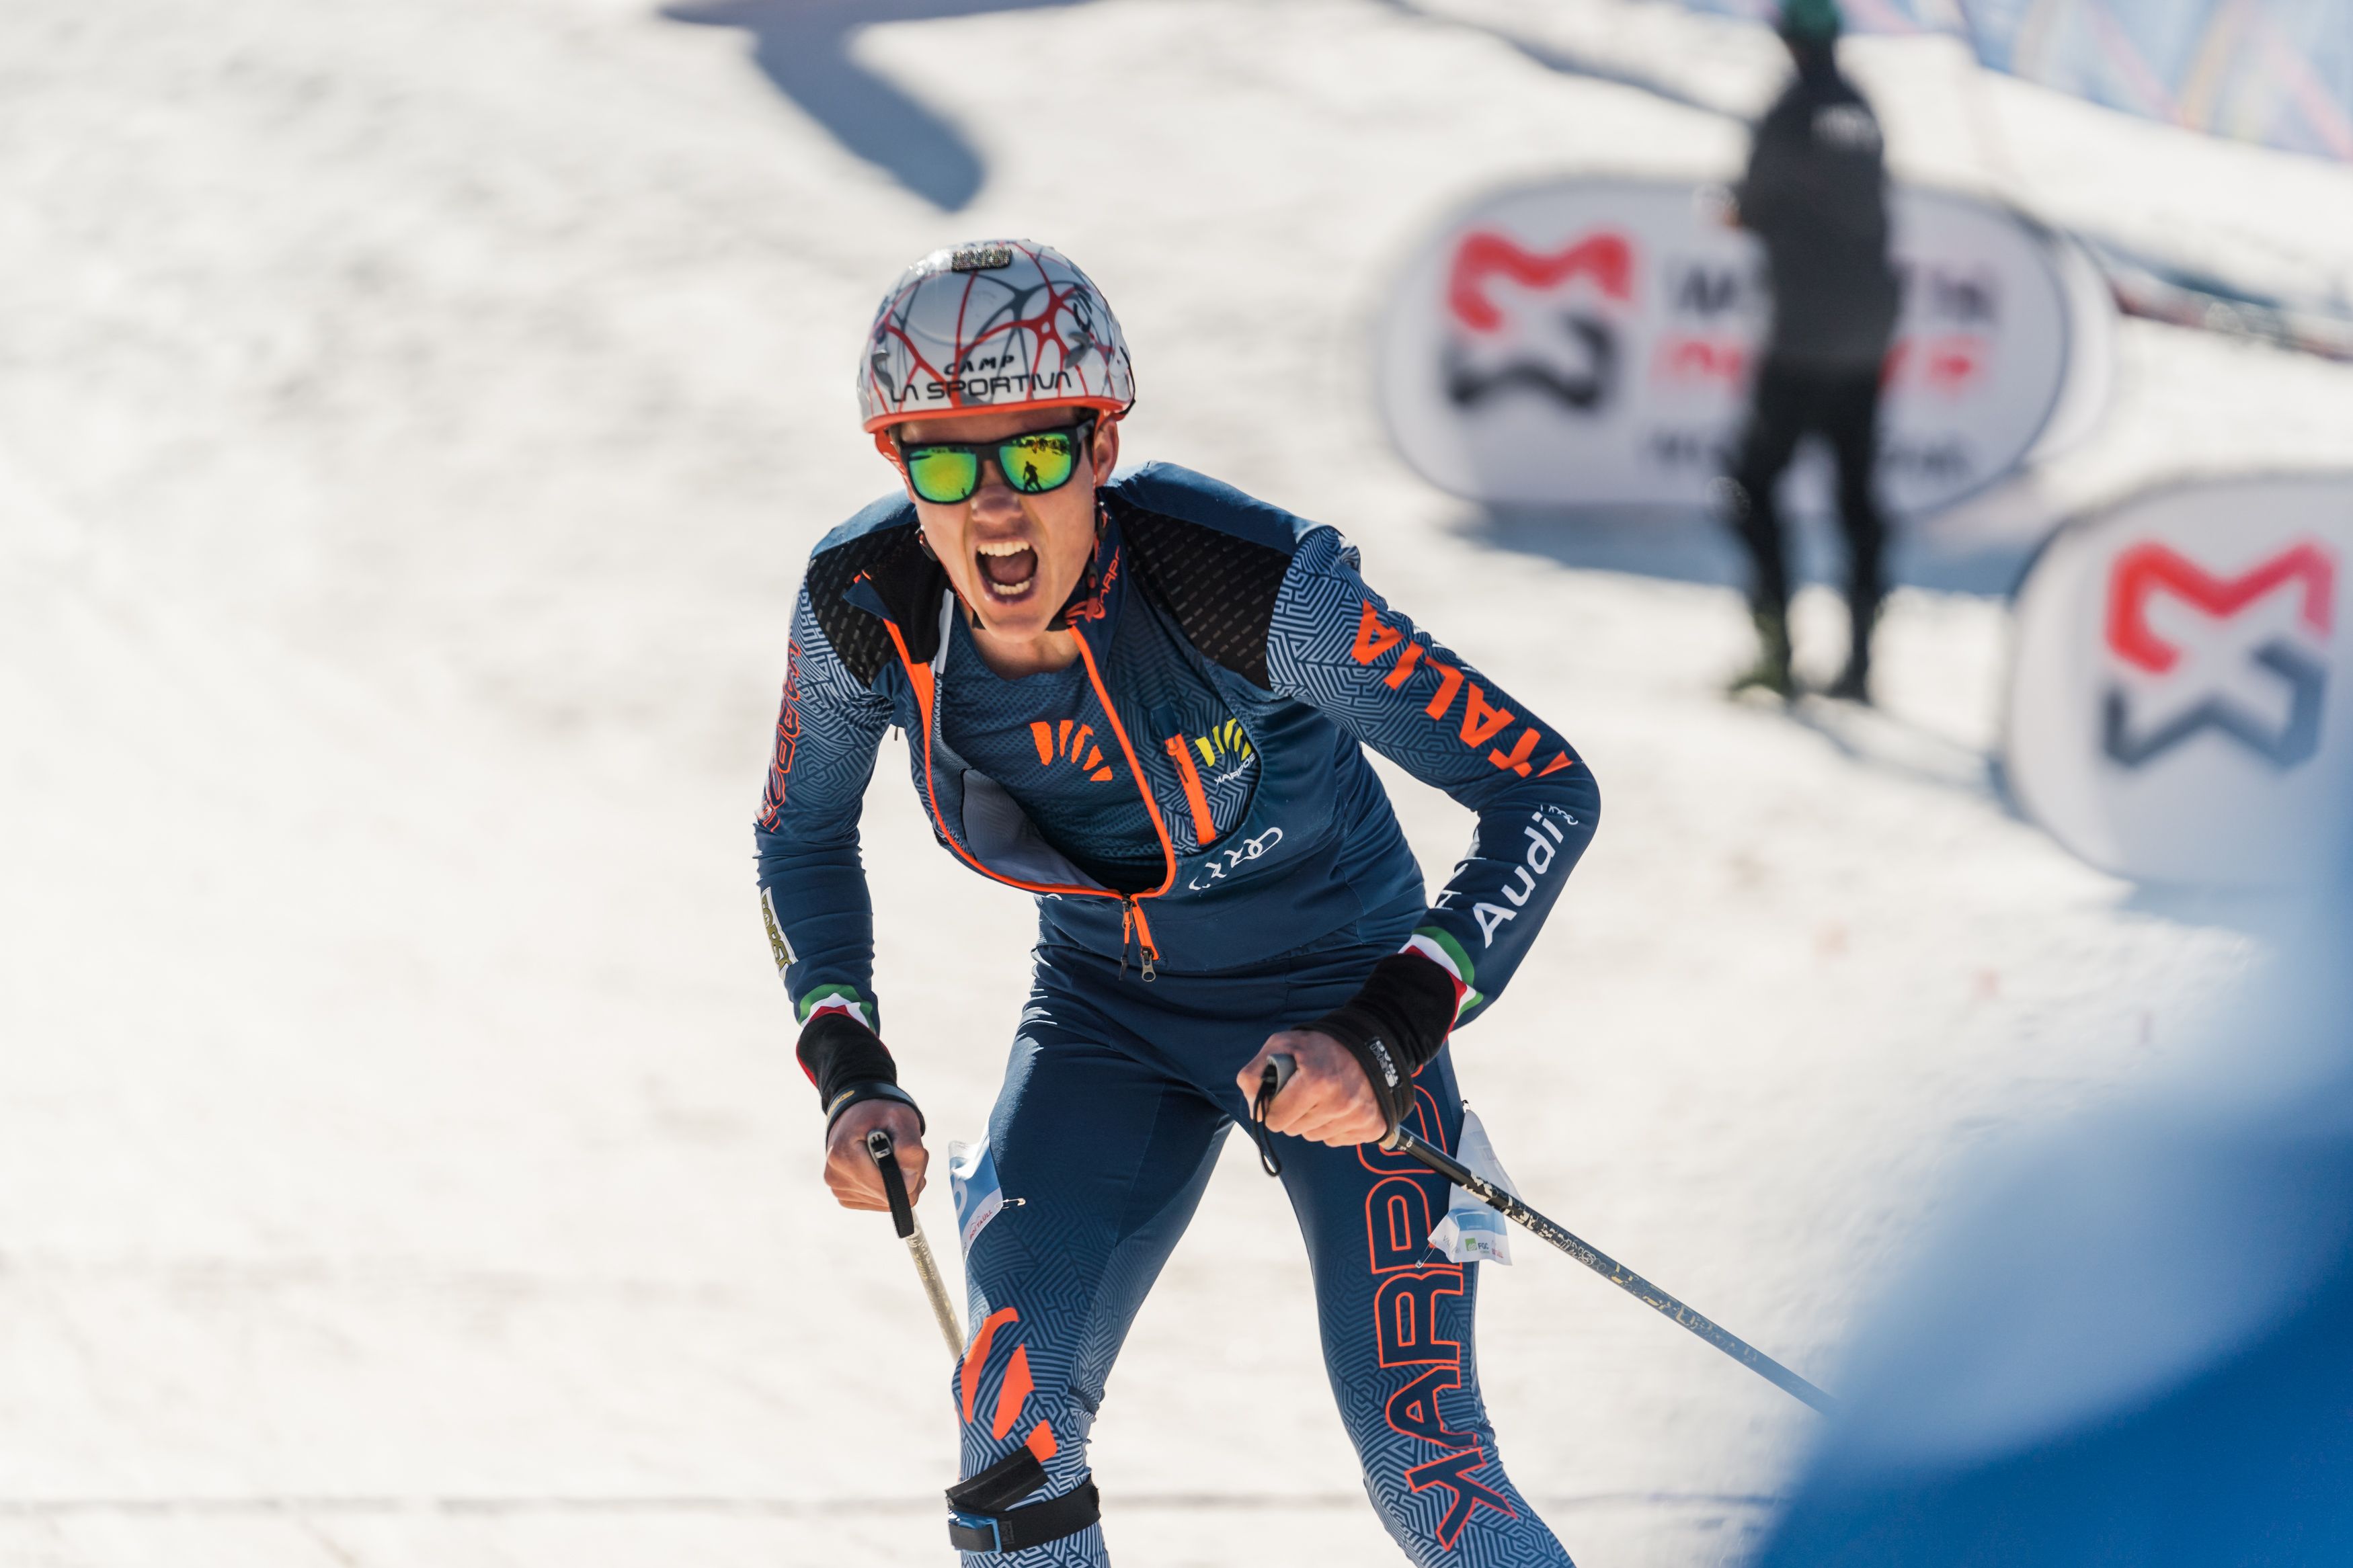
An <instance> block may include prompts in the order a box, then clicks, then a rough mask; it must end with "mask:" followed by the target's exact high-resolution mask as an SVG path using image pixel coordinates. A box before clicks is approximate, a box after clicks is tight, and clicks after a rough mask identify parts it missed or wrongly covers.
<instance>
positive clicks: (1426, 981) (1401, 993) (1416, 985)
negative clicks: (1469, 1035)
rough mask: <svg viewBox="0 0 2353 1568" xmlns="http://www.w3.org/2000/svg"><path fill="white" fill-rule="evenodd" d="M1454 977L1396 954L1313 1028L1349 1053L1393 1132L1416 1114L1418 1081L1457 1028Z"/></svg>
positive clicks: (1410, 956) (1426, 962)
mask: <svg viewBox="0 0 2353 1568" xmlns="http://www.w3.org/2000/svg"><path fill="white" fill-rule="evenodd" d="M1454 1001H1455V997H1454V977H1453V976H1452V975H1451V974H1449V973H1446V971H1445V970H1443V969H1441V968H1440V967H1439V965H1437V964H1436V963H1431V962H1430V960H1429V959H1427V958H1424V957H1423V956H1422V955H1421V954H1419V953H1418V952H1398V953H1391V954H1390V955H1389V956H1388V957H1387V958H1384V959H1382V960H1381V961H1380V962H1379V963H1377V964H1375V965H1373V973H1372V975H1371V977H1370V978H1368V979H1367V980H1366V982H1365V984H1364V985H1363V986H1362V987H1361V988H1360V989H1359V990H1358V991H1357V992H1356V994H1355V995H1354V996H1352V997H1350V998H1349V999H1348V1000H1347V1001H1346V1002H1345V1003H1343V1004H1342V1005H1340V1006H1338V1007H1335V1008H1334V1009H1333V1010H1332V1011H1331V1012H1330V1013H1328V1014H1326V1015H1324V1017H1323V1018H1322V1019H1321V1020H1319V1021H1318V1022H1316V1023H1314V1024H1313V1025H1311V1026H1310V1027H1311V1028H1314V1029H1315V1030H1317V1031H1319V1032H1320V1033H1323V1034H1326V1035H1329V1036H1331V1037H1333V1038H1334V1039H1335V1040H1337V1041H1339V1042H1340V1043H1341V1044H1342V1045H1344V1046H1345V1047H1348V1050H1349V1052H1350V1054H1352V1055H1353V1056H1355V1057H1356V1061H1357V1064H1358V1065H1359V1066H1361V1067H1362V1068H1364V1069H1365V1076H1366V1078H1368V1079H1371V1080H1372V1084H1373V1092H1374V1093H1375V1094H1376V1095H1377V1096H1378V1097H1379V1098H1380V1101H1381V1108H1382V1109H1383V1110H1386V1111H1387V1112H1388V1119H1389V1125H1390V1126H1392V1127H1394V1126H1396V1125H1397V1124H1398V1122H1399V1121H1403V1120H1404V1119H1405V1118H1406V1117H1407V1116H1408V1115H1409V1114H1410V1113H1411V1111H1412V1110H1413V1075H1414V1073H1415V1071H1416V1070H1417V1069H1419V1068H1420V1067H1421V1065H1422V1063H1424V1062H1426V1061H1428V1060H1430V1058H1432V1057H1434V1056H1436V1055H1437V1054H1438V1053H1439V1051H1440V1049H1441V1048H1442V1047H1444V1046H1445V1044H1446V1036H1447V1032H1448V1031H1449V1030H1450V1029H1451V1028H1453V1026H1454Z"/></svg>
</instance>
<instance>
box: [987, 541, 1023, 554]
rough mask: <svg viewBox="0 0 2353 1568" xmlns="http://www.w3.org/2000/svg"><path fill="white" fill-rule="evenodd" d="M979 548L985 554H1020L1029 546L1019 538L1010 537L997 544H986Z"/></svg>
mask: <svg viewBox="0 0 2353 1568" xmlns="http://www.w3.org/2000/svg"><path fill="white" fill-rule="evenodd" d="M979 548H980V553H981V554H983V555H1018V554H1020V553H1021V552H1023V551H1025V550H1027V549H1029V545H1028V544H1026V543H1024V542H1022V541H1020V540H1018V539H1008V540H1004V541H1002V542H998V543H996V544H984V545H982V546H980V547H979Z"/></svg>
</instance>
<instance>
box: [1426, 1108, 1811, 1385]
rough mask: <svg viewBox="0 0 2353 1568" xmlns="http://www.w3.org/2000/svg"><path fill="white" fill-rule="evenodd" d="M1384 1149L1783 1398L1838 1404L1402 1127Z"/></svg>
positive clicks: (1616, 1261)
mask: <svg viewBox="0 0 2353 1568" xmlns="http://www.w3.org/2000/svg"><path fill="white" fill-rule="evenodd" d="M1384 1146H1385V1147H1388V1148H1391V1149H1394V1150H1396V1151H1397V1152H1399V1153H1402V1154H1406V1155H1409V1156H1410V1157H1411V1158H1413V1159H1415V1160H1418V1161H1419V1162H1420V1163H1422V1164H1424V1165H1427V1166H1429V1167H1430V1169H1431V1170H1433V1171H1435V1172H1437V1173H1439V1174H1440V1175H1441V1176H1444V1177H1445V1178H1446V1179H1447V1180H1448V1181H1450V1182H1451V1183H1453V1184H1455V1185H1456V1186H1458V1187H1461V1189H1462V1190H1463V1191H1464V1192H1466V1193H1469V1194H1471V1195H1472V1197H1475V1198H1477V1199H1478V1200H1480V1201H1481V1202H1482V1203H1483V1204H1485V1205H1487V1206H1488V1207H1489V1208H1492V1209H1493V1210H1494V1211H1495V1212H1496V1213H1498V1214H1500V1215H1504V1218H1506V1219H1509V1220H1511V1221H1513V1222H1514V1223H1515V1224H1517V1225H1520V1226H1524V1227H1525V1228H1526V1229H1527V1230H1529V1231H1531V1232H1532V1233H1534V1234H1535V1236H1536V1237H1539V1238H1540V1239H1542V1240H1545V1241H1548V1242H1550V1243H1552V1245H1553V1246H1555V1247H1558V1248H1560V1250H1561V1251H1563V1252H1566V1253H1567V1254H1568V1255H1569V1256H1570V1257H1571V1258H1576V1259H1577V1261H1578V1262H1579V1263H1582V1264H1584V1265H1585V1266H1586V1267H1587V1268H1590V1269H1592V1270H1593V1271H1594V1272H1595V1273H1596V1274H1599V1275H1600V1276H1601V1277H1602V1278H1603V1279H1607V1280H1609V1283H1611V1284H1612V1285H1615V1286H1617V1287H1618V1288H1619V1289H1620V1290H1623V1291H1625V1292H1626V1293H1627V1294H1628V1295H1630V1296H1631V1297H1633V1298H1634V1299H1635V1300H1638V1301H1640V1302H1641V1303H1642V1304H1643V1305H1644V1306H1647V1307H1649V1308H1650V1309H1651V1310H1652V1311H1655V1312H1657V1313H1659V1314H1660V1315H1661V1316H1662V1317H1664V1318H1668V1319H1671V1320H1672V1321H1675V1322H1677V1323H1680V1324H1682V1325H1683V1327H1684V1328H1686V1329H1689V1330H1690V1331H1692V1332H1693V1333H1694V1334H1697V1335H1698V1336H1699V1337H1700V1338H1701V1339H1704V1340H1705V1341H1706V1342H1708V1343H1709V1344H1712V1345H1714V1346H1715V1348H1716V1349H1718V1350H1720V1351H1722V1352H1724V1353H1725V1354H1726V1355H1728V1356H1730V1357H1731V1358H1732V1359H1733V1360H1735V1361H1736V1362H1738V1363H1741V1364H1742V1365H1743V1366H1746V1367H1747V1368H1748V1369H1749V1370H1750V1371H1752V1372H1754V1373H1757V1374H1758V1375H1760V1376H1762V1377H1764V1378H1765V1379H1766V1380H1767V1382H1770V1383H1772V1384H1774V1385H1775V1386H1777V1387H1778V1388H1780V1389H1781V1390H1783V1391H1784V1392H1786V1393H1788V1394H1794V1395H1796V1396H1797V1397H1798V1398H1799V1399H1802V1400H1804V1401H1805V1402H1806V1403H1807V1404H1808V1405H1812V1406H1813V1407H1814V1408H1815V1409H1817V1410H1819V1411H1821V1412H1822V1413H1823V1414H1824V1415H1828V1414H1830V1413H1831V1411H1833V1410H1835V1409H1837V1408H1838V1402H1837V1401H1836V1400H1834V1399H1832V1398H1831V1396H1830V1395H1829V1394H1825V1393H1823V1392H1822V1391H1821V1390H1820V1389H1819V1388H1817V1387H1815V1386H1814V1385H1813V1384H1810V1383H1808V1382H1807V1381H1806V1380H1805V1379H1804V1378H1802V1377H1799V1375H1798V1374H1797V1373H1794V1372H1791V1371H1790V1370H1789V1369H1788V1367H1786V1366H1783V1365H1782V1364H1781V1363H1779V1362H1778V1361H1775V1360H1774V1359H1773V1358H1772V1357H1771V1356H1769V1355H1767V1354H1766V1353H1765V1352H1763V1351H1760V1350H1758V1349H1757V1347H1756V1346H1755V1345H1752V1344H1750V1343H1749V1342H1747V1341H1746V1340H1744V1339H1742V1338H1741V1337H1740V1336H1739V1335H1738V1334H1736V1333H1734V1332H1732V1331H1730V1330H1729V1329H1725V1328H1723V1327H1721V1326H1719V1325H1718V1324H1716V1323H1715V1322H1714V1321H1710V1320H1709V1319H1708V1318H1706V1317H1705V1316H1704V1315H1703V1314H1701V1313H1699V1312H1695V1311H1694V1310H1692V1309H1691V1308H1689V1307H1686V1306H1684V1305H1683V1303H1682V1302H1681V1301H1678V1300H1675V1299H1674V1298H1673V1297H1672V1296H1670V1295H1668V1294H1667V1293H1666V1292H1665V1291H1664V1290H1662V1289H1659V1288H1658V1287H1657V1286H1656V1285H1653V1284H1651V1282H1650V1281H1649V1280H1648V1279H1643V1278H1642V1277H1641V1275H1639V1274H1637V1273H1635V1272H1634V1271H1633V1270H1632V1269H1630V1268H1627V1267H1626V1266H1625V1265H1624V1264H1622V1263H1620V1262H1619V1261H1618V1260H1617V1259H1616V1258H1611V1257H1610V1256H1609V1254H1608V1253H1605V1252H1602V1251H1601V1250H1599V1248H1597V1247H1592V1246H1590V1245H1589V1244H1588V1243H1587V1242H1585V1241H1584V1240H1582V1239H1580V1238H1579V1237H1577V1236H1575V1235H1573V1234H1572V1233H1570V1232H1569V1231H1568V1230H1567V1229H1566V1228H1564V1227H1563V1226H1558V1225H1556V1224H1555V1223H1553V1222H1552V1221H1551V1220H1549V1219H1546V1217H1545V1216H1544V1215H1540V1214H1538V1213H1537V1212H1536V1211H1535V1210H1534V1209H1532V1208H1530V1207H1528V1205H1525V1204H1524V1203H1522V1202H1521V1201H1520V1200H1519V1199H1518V1198H1516V1197H1514V1196H1513V1195H1512V1194H1510V1193H1507V1192H1505V1191H1504V1189H1503V1188H1501V1187H1499V1186H1497V1185H1495V1184H1493V1182H1490V1181H1487V1180H1485V1179H1484V1178H1483V1177H1482V1176H1480V1175H1478V1174H1477V1173H1475V1172H1473V1171H1472V1169H1471V1168H1470V1167H1469V1166H1468V1165H1465V1164H1464V1163H1462V1162H1461V1161H1460V1160H1457V1159H1456V1158H1454V1156H1453V1155H1451V1154H1449V1153H1448V1152H1446V1151H1445V1150H1443V1149H1440V1148H1437V1147H1435V1146H1434V1145H1432V1144H1430V1143H1429V1142H1425V1141H1424V1140H1422V1139H1420V1138H1417V1137H1415V1136H1414V1135H1413V1134H1412V1133H1411V1132H1409V1131H1406V1130H1405V1129H1404V1128H1402V1127H1400V1128H1398V1130H1397V1131H1395V1132H1394V1133H1392V1134H1391V1135H1390V1138H1389V1140H1388V1142H1386V1143H1385V1145H1384Z"/></svg>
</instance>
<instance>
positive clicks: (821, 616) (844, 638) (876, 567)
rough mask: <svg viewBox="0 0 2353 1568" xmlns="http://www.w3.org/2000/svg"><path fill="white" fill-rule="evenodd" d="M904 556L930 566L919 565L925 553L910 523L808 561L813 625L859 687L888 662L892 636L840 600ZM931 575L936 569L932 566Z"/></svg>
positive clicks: (923, 626) (925, 631) (925, 626)
mask: <svg viewBox="0 0 2353 1568" xmlns="http://www.w3.org/2000/svg"><path fill="white" fill-rule="evenodd" d="M902 555H910V556H913V557H914V558H915V559H916V561H917V562H919V563H923V564H930V563H925V562H923V552H921V551H920V550H918V549H917V548H916V546H915V525H914V524H913V523H912V522H910V523H906V524H903V525H901V526H899V527H895V528H878V529H876V530H874V531H872V532H871V533H862V534H860V535H859V536H858V537H856V538H854V539H850V540H846V541H844V542H842V543H839V544H837V545H835V546H834V547H833V548H832V549H830V550H825V551H820V552H818V553H817V554H816V555H813V556H811V557H810V558H809V564H808V594H809V607H810V608H811V609H812V610H814V611H815V612H816V614H817V624H818V627H819V629H821V630H822V631H823V632H824V633H825V640H826V641H828V642H829V643H831V644H832V645H833V651H834V655H835V657H837V658H839V659H840V660H841V663H842V668H845V669H847V670H849V673H850V675H851V677H852V678H853V679H856V680H857V682H858V684H859V685H860V686H871V685H873V684H874V677H875V676H876V674H878V673H879V672H880V671H881V669H882V668H883V667H884V666H885V665H887V664H889V663H890V662H891V660H892V651H891V633H890V631H889V630H888V629H887V628H886V627H885V626H883V624H882V622H881V619H880V618H879V617H878V616H875V615H874V614H872V613H871V611H867V610H862V609H860V608H859V607H858V606H857V605H853V604H850V603H849V601H848V600H846V599H844V598H843V597H842V595H844V594H845V593H847V592H849V585H850V584H852V583H855V582H856V581H858V579H859V578H860V576H861V575H864V574H880V572H881V569H882V568H884V567H885V566H886V564H887V565H892V566H896V565H898V564H899V558H900V557H901V556H902ZM933 570H934V571H937V570H938V568H937V567H936V566H935V565H934V567H933ZM894 575H896V574H894ZM886 602H888V601H887V599H886ZM907 629H908V632H909V634H910V635H911V636H913V635H915V634H916V633H917V632H918V631H920V632H921V634H922V635H923V636H926V637H931V636H936V635H937V634H936V631H935V630H934V628H933V627H932V626H930V625H929V623H928V620H926V621H922V622H918V623H916V625H915V626H909V627H908V628H907Z"/></svg>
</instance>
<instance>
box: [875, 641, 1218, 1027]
mask: <svg viewBox="0 0 2353 1568" xmlns="http://www.w3.org/2000/svg"><path fill="white" fill-rule="evenodd" d="M882 626H883V628H884V629H885V630H887V631H888V632H889V633H890V634H891V641H892V646H894V647H897V648H898V650H899V663H900V666H901V668H904V669H905V670H906V672H907V682H908V685H909V686H910V687H911V688H912V689H913V691H914V693H915V710H916V713H917V715H918V717H920V718H921V719H922V720H923V804H924V805H925V806H927V807H928V808H929V809H930V811H931V814H932V822H933V824H934V826H936V827H938V829H939V831H940V837H941V839H942V841H943V842H944V843H945V844H946V845H947V847H949V848H950V849H952V850H954V851H955V857H956V858H957V859H959V860H962V861H963V862H964V863H965V865H967V866H969V867H971V868H973V869H974V870H976V871H977V872H979V873H980V874H981V875H982V876H984V877H987V878H988V879H990V880H991V881H996V882H1002V883H1004V884H1005V885H1006V886H1007V887H1008V888H1019V889H1023V890H1024V891H1025V892H1032V893H1060V894H1063V895H1065V896H1068V897H1073V898H1084V899H1117V900H1119V901H1120V905H1121V910H1120V921H1119V942H1120V959H1119V962H1120V971H1121V973H1126V970H1127V944H1128V942H1130V941H1131V940H1133V941H1134V942H1136V944H1137V945H1138V947H1139V949H1140V950H1141V952H1142V955H1143V961H1144V962H1143V967H1144V978H1145V980H1146V981H1147V982H1149V981H1150V980H1151V979H1152V978H1153V977H1154V972H1155V967H1156V965H1157V964H1158V963H1159V960H1160V950H1159V948H1157V947H1156V946H1155V945H1154V944H1153V941H1152V922H1151V921H1147V920H1146V919H1145V918H1144V909H1143V906H1142V905H1141V904H1140V903H1139V902H1138V901H1137V900H1141V899H1156V898H1158V897H1159V896H1160V895H1161V894H1163V893H1165V892H1166V891H1167V890H1168V889H1170V888H1171V887H1172V886H1174V885H1175V884H1176V845H1175V844H1174V843H1173V842H1171V841H1170V839H1169V837H1168V825H1167V823H1166V822H1165V821H1164V820H1162V818H1161V816H1160V805H1159V803H1158V802H1157V801H1155V800H1154V799H1153V798H1152V786H1151V784H1149V783H1147V782H1146V781H1145V776H1144V767H1143V764H1142V763H1139V762H1137V760H1136V756H1135V748H1134V746H1133V745H1132V744H1130V743H1129V742H1128V738H1127V728H1126V726H1125V725H1124V724H1122V723H1121V722H1120V721H1119V710H1117V709H1115V708H1113V706H1112V702H1111V693H1110V692H1109V691H1108V690H1106V689H1104V687H1103V673H1102V671H1100V670H1099V669H1097V668H1095V656H1094V654H1093V653H1092V651H1091V650H1090V649H1089V648H1088V647H1087V639H1086V637H1085V636H1084V635H1083V634H1082V633H1081V632H1080V631H1079V630H1078V629H1077V628H1076V627H1073V628H1071V637H1073V638H1074V639H1075V640H1076V641H1077V643H1078V645H1079V661H1080V662H1081V663H1082V664H1084V665H1085V666H1086V668H1087V683H1088V684H1089V685H1090V686H1092V687H1093V688H1094V693H1095V700H1097V701H1098V702H1100V703H1102V704H1103V718H1104V721H1106V722H1108V723H1109V724H1110V725H1111V732H1112V738H1113V739H1114V740H1116V741H1117V742H1119V749H1120V752H1121V754H1122V755H1124V757H1126V758H1127V771H1128V776H1130V777H1131V778H1133V779H1134V780H1135V790H1136V793H1137V794H1138V795H1142V796H1143V797H1144V810H1145V816H1149V817H1150V818H1151V819H1152V831H1153V833H1154V835H1155V837H1158V838H1159V840H1160V855H1161V861H1162V863H1163V864H1164V865H1166V867H1167V868H1168V869H1167V871H1166V874H1165V875H1163V876H1162V877H1161V879H1160V886H1158V887H1156V888H1155V889H1152V890H1151V891H1149V892H1145V893H1116V892H1113V891H1112V890H1111V889H1108V888H1082V887H1078V886H1076V885H1075V884H1069V883H1059V882H1028V881H1024V880H1022V879H1020V878H1018V877H1008V876H1006V875H1005V874H1004V873H1002V872H1000V871H994V870H991V869H990V868H988V867H987V866H986V865H983V864H982V863H981V861H980V858H978V857H977V856H976V855H974V854H973V853H971V851H969V850H967V849H966V848H965V847H964V844H963V841H962V840H960V839H958V838H957V837H956V836H955V834H954V833H951V832H950V831H948V824H947V818H946V817H944V816H942V815H941V814H940V802H939V795H938V792H937V790H935V789H934V786H933V784H932V730H933V728H934V719H933V706H934V697H935V692H934V683H933V677H932V667H931V666H930V665H928V664H918V663H917V662H916V661H915V658H914V656H913V654H911V653H909V652H908V651H907V639H906V638H905V637H903V636H902V635H901V633H900V631H899V623H898V622H896V621H894V620H892V619H891V618H890V617H889V616H884V617H882Z"/></svg>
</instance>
